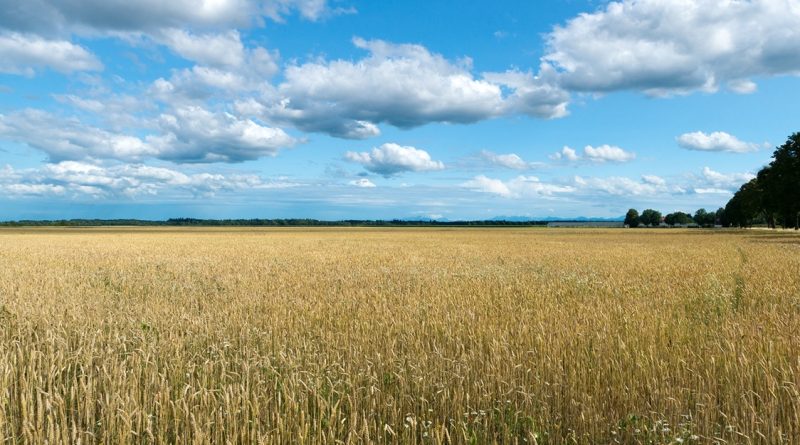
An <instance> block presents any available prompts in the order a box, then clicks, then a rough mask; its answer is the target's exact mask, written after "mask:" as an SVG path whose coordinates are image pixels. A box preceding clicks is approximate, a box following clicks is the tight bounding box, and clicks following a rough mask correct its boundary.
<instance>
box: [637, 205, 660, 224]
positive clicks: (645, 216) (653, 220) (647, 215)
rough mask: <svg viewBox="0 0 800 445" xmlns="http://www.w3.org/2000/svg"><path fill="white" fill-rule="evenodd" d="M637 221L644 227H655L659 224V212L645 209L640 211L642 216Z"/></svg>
mask: <svg viewBox="0 0 800 445" xmlns="http://www.w3.org/2000/svg"><path fill="white" fill-rule="evenodd" d="M639 221H641V223H642V224H644V225H647V226H652V227H656V226H658V225H659V224H661V212H659V211H658V210H653V209H645V210H644V211H642V216H640V217H639Z"/></svg>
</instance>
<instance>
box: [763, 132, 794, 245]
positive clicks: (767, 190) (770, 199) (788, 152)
mask: <svg viewBox="0 0 800 445" xmlns="http://www.w3.org/2000/svg"><path fill="white" fill-rule="evenodd" d="M758 176H759V178H758V180H759V183H760V184H761V187H762V190H763V192H764V194H763V196H762V203H763V205H764V207H765V210H766V211H767V212H768V213H770V214H775V215H777V216H778V218H779V219H780V221H781V224H782V225H783V226H784V227H794V228H795V230H797V229H798V228H799V227H800V133H794V134H792V135H791V136H789V139H787V140H786V142H785V143H784V144H783V145H781V146H780V147H777V148H776V149H775V152H774V153H773V154H772V162H770V163H769V166H768V167H767V168H765V169H762V170H761V171H760V172H759V174H758ZM768 218H769V217H768Z"/></svg>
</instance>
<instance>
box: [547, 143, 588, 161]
mask: <svg viewBox="0 0 800 445" xmlns="http://www.w3.org/2000/svg"><path fill="white" fill-rule="evenodd" d="M580 158H581V157H580V156H578V153H577V152H576V151H575V149H573V148H570V147H567V146H566V145H565V146H564V147H562V148H561V151H557V152H555V153H553V154H552V155H550V159H552V160H554V161H560V160H562V159H563V160H565V161H570V162H574V161H577V160H579V159H580Z"/></svg>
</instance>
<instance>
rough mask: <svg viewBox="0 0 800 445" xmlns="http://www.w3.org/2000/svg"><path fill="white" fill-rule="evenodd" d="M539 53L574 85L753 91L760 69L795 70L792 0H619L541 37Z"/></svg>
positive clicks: (799, 16) (798, 45) (798, 8)
mask: <svg viewBox="0 0 800 445" xmlns="http://www.w3.org/2000/svg"><path fill="white" fill-rule="evenodd" d="M546 40H547V51H546V55H545V56H544V60H545V61H546V62H547V63H550V64H552V65H553V66H554V67H555V68H556V69H557V70H558V71H559V72H560V73H561V76H560V77H561V82H562V86H563V87H565V88H566V89H569V90H572V91H591V92H607V91H614V90H629V89H631V90H640V91H644V92H646V93H648V94H653V95H667V94H681V93H687V92H691V91H696V90H702V91H715V90H717V89H718V88H719V87H720V85H726V84H727V85H728V86H729V87H730V88H731V89H732V90H733V91H736V92H739V93H750V92H753V91H754V90H755V88H756V86H755V84H754V83H753V82H752V81H751V80H750V79H751V78H753V77H757V76H772V75H794V74H797V73H798V72H800V3H798V2H797V0H702V1H697V0H670V1H663V0H622V1H613V2H610V3H608V4H607V5H606V6H605V7H603V8H602V9H600V10H598V11H596V12H593V13H586V14H581V15H579V16H577V17H575V18H573V19H571V20H569V21H568V22H567V23H566V24H565V25H563V26H557V27H555V29H554V30H553V31H552V32H551V33H549V34H548V35H547V37H546Z"/></svg>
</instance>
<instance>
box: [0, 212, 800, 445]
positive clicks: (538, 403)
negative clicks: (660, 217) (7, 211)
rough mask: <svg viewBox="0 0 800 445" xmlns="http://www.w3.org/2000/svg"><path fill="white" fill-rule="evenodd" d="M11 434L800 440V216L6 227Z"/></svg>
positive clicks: (5, 378)
mask: <svg viewBox="0 0 800 445" xmlns="http://www.w3.org/2000/svg"><path fill="white" fill-rule="evenodd" d="M0 264H2V267H0V436H2V438H3V439H5V442H4V443H67V442H71V443H78V442H80V443H109V444H112V443H113V444H116V443H215V444H222V443H265V444H283V443H286V444H289V443H331V444H333V443H432V444H433V443H477V444H483V443H538V444H560V443H580V444H596V443H602V444H605V443H626V444H628V443H630V444H650V443H656V444H658V443H664V444H667V443H680V442H682V443H684V444H688V443H763V444H778V443H787V444H789V443H800V236H796V235H795V234H794V233H788V232H783V233H780V232H766V231H741V232H737V231H730V232H726V231H701V230H694V231H681V230H567V229H564V230H554V229H518V228H517V229H385V230H380V229H213V230H212V229H181V230H176V229H8V230H2V231H0Z"/></svg>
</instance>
